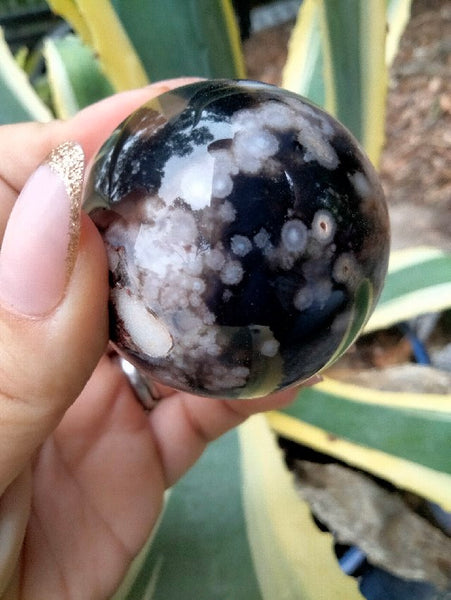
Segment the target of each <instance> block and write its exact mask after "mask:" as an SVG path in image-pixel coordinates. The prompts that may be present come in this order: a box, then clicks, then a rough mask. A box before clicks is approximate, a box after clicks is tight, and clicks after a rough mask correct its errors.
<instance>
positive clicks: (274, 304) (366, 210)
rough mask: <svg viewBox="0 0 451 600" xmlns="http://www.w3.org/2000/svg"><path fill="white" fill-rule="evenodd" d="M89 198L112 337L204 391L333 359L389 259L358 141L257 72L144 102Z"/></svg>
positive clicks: (230, 393)
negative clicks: (106, 281) (103, 262)
mask: <svg viewBox="0 0 451 600" xmlns="http://www.w3.org/2000/svg"><path fill="white" fill-rule="evenodd" d="M85 209H86V210H87V211H88V212H89V214H90V215H91V217H92V219H93V221H94V223H95V224H96V225H97V227H98V229H99V231H100V232H101V235H102V236H103V239H104V242H105V246H106V249H107V254H108V259H109V270H110V284H111V295H110V314H111V340H112V343H113V344H114V345H115V347H116V348H117V349H118V351H119V352H120V353H121V354H122V355H123V356H124V357H125V358H127V359H128V360H130V362H132V363H133V364H134V365H135V366H136V367H137V368H139V369H140V370H141V371H142V372H143V373H144V374H146V375H149V376H151V377H152V378H153V379H155V380H156V381H159V382H161V383H164V384H166V385H169V386H171V387H174V388H176V389H179V390H185V391H188V392H192V393H195V394H200V395H204V396H213V397H221V398H250V397H258V396H263V395H266V394H268V393H271V392H274V391H276V390H281V389H284V388H286V387H288V386H292V385H294V384H297V383H300V382H302V381H304V380H306V379H308V378H309V377H311V376H312V375H313V374H315V373H317V372H318V371H320V370H321V369H323V368H324V367H325V366H327V365H328V364H330V363H331V362H333V361H334V360H336V359H337V358H338V357H339V356H340V355H341V354H342V353H343V352H344V351H345V350H346V348H347V347H349V345H350V344H351V343H352V342H353V341H354V339H355V337H356V336H357V335H358V333H359V331H360V330H361V328H362V327H363V325H364V324H365V322H366V320H367V319H368V317H369V316H370V314H371V312H372V310H373V309H374V306H375V303H376V301H377V298H378V296H379V294H380V291H381V288H382V285H383V281H384V277H385V273H386V269H387V261H388V253H389V223H388V216H387V207H386V204H385V200H384V195H383V192H382V188H381V186H380V183H379V181H378V178H377V175H376V173H375V170H374V168H373V167H372V165H371V164H370V162H369V160H368V158H367V157H366V156H365V154H364V152H363V151H362V149H361V148H360V147H359V145H358V143H357V142H356V141H355V139H354V138H353V137H352V136H351V134H350V133H349V132H348V131H347V130H346V129H345V128H344V127H343V126H342V125H341V124H339V123H338V122H337V121H336V120H335V119H333V118H332V117H331V116H329V115H328V114H327V113H325V112H324V111H323V110H320V109H319V108H317V107H316V106H314V105H313V104H311V103H309V102H308V101H307V100H305V99H304V98H301V97H300V96H297V95H296V94H293V93H290V92H287V91H285V90H282V89H279V88H277V87H274V86H271V85H267V84H263V83H259V82H252V81H228V80H212V81H201V82H198V83H193V84H189V85H187V86H183V87H181V88H178V89H175V90H172V91H169V92H166V93H164V94H162V95H161V96H159V97H158V98H155V99H153V100H151V101H150V102H148V103H147V104H145V105H144V106H142V107H141V108H139V109H138V110H136V111H135V112H134V113H133V114H132V115H130V117H128V118H127V119H126V120H125V121H124V122H123V123H122V124H121V125H120V126H119V127H118V128H117V129H116V130H115V131H114V132H113V134H112V135H111V137H110V138H109V139H108V140H107V141H106V143H105V144H104V146H103V147H102V148H101V150H100V152H99V153H98V155H97V157H96V160H95V163H94V165H93V168H92V170H91V174H90V177H89V181H88V185H87V194H86V202H85Z"/></svg>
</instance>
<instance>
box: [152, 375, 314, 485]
mask: <svg viewBox="0 0 451 600" xmlns="http://www.w3.org/2000/svg"><path fill="white" fill-rule="evenodd" d="M315 381H316V380H314V381H313V383H314V382H315ZM310 383H312V382H310ZM298 392H299V388H291V389H289V390H284V391H282V392H277V393H275V394H271V395H270V396H267V397H264V398H255V399H250V400H217V399H211V398H200V397H198V396H191V395H190V394H186V393H183V392H178V393H174V394H173V395H172V396H170V397H168V398H164V399H163V400H161V401H160V402H159V403H158V404H157V406H156V407H155V408H154V409H153V410H152V411H151V412H150V414H149V423H150V426H151V428H152V433H153V436H154V438H155V441H156V444H157V447H158V451H159V455H160V459H161V462H162V466H163V472H164V474H165V479H166V485H167V486H168V487H169V486H171V485H173V484H174V483H175V482H176V481H177V480H178V479H179V478H180V477H181V476H182V475H183V474H184V473H185V472H186V471H187V470H188V469H189V468H190V467H191V466H192V465H193V464H194V463H195V462H196V460H197V459H198V458H199V457H200V455H201V454H202V452H203V451H204V449H205V447H206V445H207V444H208V443H209V442H211V441H213V440H214V439H216V438H218V437H219V436H220V435H222V434H223V433H225V432H226V431H228V430H229V429H232V428H233V427H237V426H238V425H240V424H241V423H242V422H243V421H245V419H246V418H247V417H249V416H250V415H252V414H255V413H258V412H263V411H267V410H276V409H278V408H282V407H284V406H287V405H288V404H290V403H291V402H292V401H293V400H294V398H295V396H296V394H297V393H298Z"/></svg>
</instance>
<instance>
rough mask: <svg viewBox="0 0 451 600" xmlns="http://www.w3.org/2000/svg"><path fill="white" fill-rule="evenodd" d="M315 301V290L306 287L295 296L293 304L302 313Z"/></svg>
mask: <svg viewBox="0 0 451 600" xmlns="http://www.w3.org/2000/svg"><path fill="white" fill-rule="evenodd" d="M313 299H314V297H313V289H312V288H311V287H309V286H304V287H301V288H300V289H299V290H298V291H297V292H296V294H295V295H294V298H293V304H294V306H295V308H297V310H300V311H302V310H305V309H306V308H309V306H311V305H312V302H313Z"/></svg>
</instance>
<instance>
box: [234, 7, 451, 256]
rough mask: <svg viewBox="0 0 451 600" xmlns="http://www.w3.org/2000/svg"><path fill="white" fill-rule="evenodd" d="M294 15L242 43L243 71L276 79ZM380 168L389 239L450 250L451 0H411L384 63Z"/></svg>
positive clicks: (277, 81) (397, 243)
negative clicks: (392, 54) (391, 55)
mask: <svg viewBox="0 0 451 600" xmlns="http://www.w3.org/2000/svg"><path fill="white" fill-rule="evenodd" d="M293 25H294V23H291V22H290V23H286V24H284V25H280V26H277V27H273V28H271V29H266V30H264V31H260V32H258V33H256V34H253V35H252V36H251V37H250V38H249V39H248V40H246V42H245V43H244V52H245V58H246V62H247V68H248V75H249V77H251V78H252V79H259V80H261V81H266V82H268V83H275V84H280V80H281V75H282V69H283V65H284V64H285V60H286V55H287V43H288V40H289V37H290V33H291V30H292V27H293ZM379 170H380V175H381V179H382V183H383V186H384V189H385V193H386V196H387V199H388V203H389V208H390V216H391V223H392V247H393V248H401V247H409V246H418V245H433V246H438V247H440V248H443V249H446V250H450V251H451V2H449V0H414V2H413V3H412V12H411V19H410V21H409V24H408V26H407V28H406V30H405V32H404V35H403V37H402V39H401V43H400V47H399V51H398V54H397V57H396V59H395V61H394V63H393V65H392V68H391V71H390V81H389V91H388V98H387V119H386V144H385V149H384V152H383V154H382V158H381V164H380V169H379Z"/></svg>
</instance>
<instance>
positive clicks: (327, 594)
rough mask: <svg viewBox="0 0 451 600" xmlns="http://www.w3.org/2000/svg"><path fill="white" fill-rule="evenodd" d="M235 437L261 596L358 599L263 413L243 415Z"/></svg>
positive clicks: (354, 585) (268, 599)
mask: <svg viewBox="0 0 451 600" xmlns="http://www.w3.org/2000/svg"><path fill="white" fill-rule="evenodd" d="M239 439H240V446H241V465H242V477H243V505H244V512H245V517H246V527H247V534H248V539H249V545H250V549H251V554H252V557H253V561H254V566H255V570H256V574H257V578H258V581H259V585H260V591H261V594H262V597H263V599H264V600H274V599H275V598H281V597H282V596H283V598H284V600H299V599H301V598H302V600H317V599H318V598H334V600H358V599H362V598H363V597H362V596H361V594H360V592H359V591H358V586H357V582H356V580H355V579H352V578H351V577H347V576H346V575H345V574H344V573H343V572H342V571H341V569H340V567H339V565H338V562H337V559H336V557H335V554H334V551H333V543H334V542H333V537H332V535H331V534H329V533H324V532H322V531H320V530H319V529H318V527H317V526H316V525H315V523H314V521H313V518H312V515H311V512H310V508H309V506H308V504H307V503H306V502H305V501H303V500H302V498H301V497H300V495H298V494H297V493H296V490H295V486H294V481H293V478H292V476H291V474H290V473H289V471H288V469H287V468H286V466H285V464H284V462H283V458H282V453H281V451H280V449H279V448H278V447H277V444H276V441H275V438H274V435H273V433H272V432H271V431H270V429H269V427H268V422H267V421H266V419H265V417H264V416H263V415H256V416H254V417H252V418H250V419H248V421H247V422H246V423H245V424H244V425H242V426H241V427H240V428H239ZM319 573H321V576H319ZM282 591H283V594H282Z"/></svg>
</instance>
